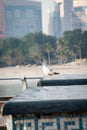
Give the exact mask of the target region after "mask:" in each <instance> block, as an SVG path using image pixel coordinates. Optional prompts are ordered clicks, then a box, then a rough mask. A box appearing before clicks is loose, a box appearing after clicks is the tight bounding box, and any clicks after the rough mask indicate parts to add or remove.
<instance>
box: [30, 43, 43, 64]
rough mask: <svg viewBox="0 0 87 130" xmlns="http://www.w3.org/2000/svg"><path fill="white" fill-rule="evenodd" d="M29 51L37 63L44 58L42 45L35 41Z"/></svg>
mask: <svg viewBox="0 0 87 130" xmlns="http://www.w3.org/2000/svg"><path fill="white" fill-rule="evenodd" d="M28 51H29V57H30V59H32V60H34V61H35V63H36V64H40V63H41V59H42V51H41V48H40V46H39V45H38V44H37V43H35V44H33V45H31V46H30V47H29V49H28Z"/></svg>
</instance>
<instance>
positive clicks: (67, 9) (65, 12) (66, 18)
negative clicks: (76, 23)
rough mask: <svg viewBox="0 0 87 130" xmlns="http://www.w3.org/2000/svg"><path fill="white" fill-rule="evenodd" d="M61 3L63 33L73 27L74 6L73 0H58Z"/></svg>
mask: <svg viewBox="0 0 87 130" xmlns="http://www.w3.org/2000/svg"><path fill="white" fill-rule="evenodd" d="M56 2H58V3H61V5H60V18H61V32H62V33H61V34H63V33H64V32H65V31H70V30H71V29H72V28H71V27H72V26H71V25H72V15H71V14H72V8H73V0H56Z"/></svg>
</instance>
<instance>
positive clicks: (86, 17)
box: [72, 6, 87, 31]
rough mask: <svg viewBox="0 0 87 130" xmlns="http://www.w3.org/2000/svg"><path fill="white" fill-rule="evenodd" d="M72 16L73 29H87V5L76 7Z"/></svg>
mask: <svg viewBox="0 0 87 130" xmlns="http://www.w3.org/2000/svg"><path fill="white" fill-rule="evenodd" d="M72 16H73V22H72V28H73V29H81V30H82V31H85V30H87V6H80V7H74V9H73V15H72Z"/></svg>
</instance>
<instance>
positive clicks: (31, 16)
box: [4, 0, 42, 37]
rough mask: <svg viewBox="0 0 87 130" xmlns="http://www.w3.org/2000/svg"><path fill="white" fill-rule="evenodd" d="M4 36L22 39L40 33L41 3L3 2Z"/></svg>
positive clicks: (6, 0) (20, 0)
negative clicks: (29, 34) (27, 35)
mask: <svg viewBox="0 0 87 130" xmlns="http://www.w3.org/2000/svg"><path fill="white" fill-rule="evenodd" d="M4 6H5V7H4V14H5V27H6V36H14V37H22V36H24V35H26V34H27V33H31V32H32V33H34V32H41V31H42V13H41V2H35V1H28V0H4Z"/></svg>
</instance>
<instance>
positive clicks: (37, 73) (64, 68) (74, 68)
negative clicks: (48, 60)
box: [0, 65, 87, 78]
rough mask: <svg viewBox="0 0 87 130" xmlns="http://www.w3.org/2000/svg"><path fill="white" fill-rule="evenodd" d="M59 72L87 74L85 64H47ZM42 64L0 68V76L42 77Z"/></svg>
mask: <svg viewBox="0 0 87 130" xmlns="http://www.w3.org/2000/svg"><path fill="white" fill-rule="evenodd" d="M49 67H50V68H52V69H53V70H54V71H56V72H59V73H60V74H87V65H61V66H60V65H52V66H49ZM43 76H44V74H43V70H42V66H31V67H28V66H16V67H6V68H0V78H21V77H43Z"/></svg>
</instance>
